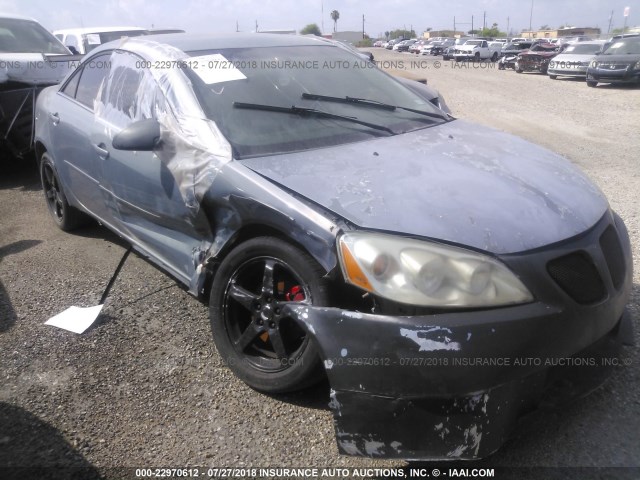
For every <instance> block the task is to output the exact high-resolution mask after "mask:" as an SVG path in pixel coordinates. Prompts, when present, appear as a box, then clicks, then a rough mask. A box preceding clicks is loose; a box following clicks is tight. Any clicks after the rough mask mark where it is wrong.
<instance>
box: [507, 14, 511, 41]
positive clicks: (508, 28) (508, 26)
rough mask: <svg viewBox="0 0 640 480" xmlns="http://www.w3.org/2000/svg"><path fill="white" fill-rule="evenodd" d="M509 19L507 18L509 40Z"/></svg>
mask: <svg viewBox="0 0 640 480" xmlns="http://www.w3.org/2000/svg"><path fill="white" fill-rule="evenodd" d="M509 37H510V35H509V17H507V38H509Z"/></svg>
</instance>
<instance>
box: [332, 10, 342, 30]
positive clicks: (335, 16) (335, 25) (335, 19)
mask: <svg viewBox="0 0 640 480" xmlns="http://www.w3.org/2000/svg"><path fill="white" fill-rule="evenodd" d="M339 18H340V12H339V11H338V10H333V11H332V12H331V20H333V31H334V32H337V31H338V19H339Z"/></svg>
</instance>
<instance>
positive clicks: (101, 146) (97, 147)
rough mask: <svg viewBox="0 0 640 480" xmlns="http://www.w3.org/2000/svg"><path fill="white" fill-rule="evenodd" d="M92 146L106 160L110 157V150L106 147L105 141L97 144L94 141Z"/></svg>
mask: <svg viewBox="0 0 640 480" xmlns="http://www.w3.org/2000/svg"><path fill="white" fill-rule="evenodd" d="M92 146H93V149H94V150H95V151H96V153H97V154H98V156H99V157H100V158H101V159H103V160H106V159H107V158H109V150H107V149H106V148H105V147H106V145H105V144H104V143H99V144H97V145H96V144H95V143H93V144H92Z"/></svg>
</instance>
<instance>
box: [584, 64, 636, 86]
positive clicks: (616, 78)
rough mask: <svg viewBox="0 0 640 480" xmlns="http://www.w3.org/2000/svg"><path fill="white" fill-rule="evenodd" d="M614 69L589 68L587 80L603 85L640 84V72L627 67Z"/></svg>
mask: <svg viewBox="0 0 640 480" xmlns="http://www.w3.org/2000/svg"><path fill="white" fill-rule="evenodd" d="M613 67H614V68H610V66H605V67H600V66H598V67H595V68H594V67H589V68H588V69H587V80H588V81H594V82H602V83H640V70H636V69H634V68H633V67H632V66H626V65H624V66H617V65H613Z"/></svg>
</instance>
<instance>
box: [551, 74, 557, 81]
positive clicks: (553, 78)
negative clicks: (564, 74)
mask: <svg viewBox="0 0 640 480" xmlns="http://www.w3.org/2000/svg"><path fill="white" fill-rule="evenodd" d="M549 78H550V79H551V80H555V79H556V78H558V76H557V75H549Z"/></svg>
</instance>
